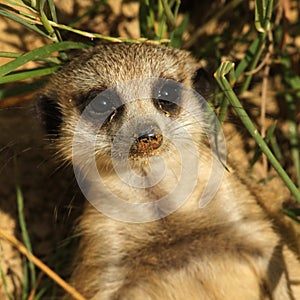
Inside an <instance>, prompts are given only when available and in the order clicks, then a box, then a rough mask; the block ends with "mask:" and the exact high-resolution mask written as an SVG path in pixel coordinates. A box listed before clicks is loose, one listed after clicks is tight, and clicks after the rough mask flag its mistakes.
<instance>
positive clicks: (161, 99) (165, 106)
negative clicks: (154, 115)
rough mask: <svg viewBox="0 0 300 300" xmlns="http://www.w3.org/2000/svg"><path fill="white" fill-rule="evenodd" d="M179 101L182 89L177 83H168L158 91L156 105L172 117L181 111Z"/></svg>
mask: <svg viewBox="0 0 300 300" xmlns="http://www.w3.org/2000/svg"><path fill="white" fill-rule="evenodd" d="M179 100H180V88H179V87H178V86H177V85H176V83H175V82H166V83H165V84H164V85H163V86H161V87H160V88H159V89H158V93H157V95H156V97H155V99H154V104H155V106H156V107H157V108H158V109H160V110H162V111H163V112H164V113H165V114H166V115H170V114H175V113H177V112H178V111H179Z"/></svg>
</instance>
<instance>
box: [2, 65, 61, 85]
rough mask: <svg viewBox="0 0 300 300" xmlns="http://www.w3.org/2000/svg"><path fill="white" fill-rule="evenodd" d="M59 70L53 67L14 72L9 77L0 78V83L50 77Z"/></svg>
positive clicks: (57, 67)
mask: <svg viewBox="0 0 300 300" xmlns="http://www.w3.org/2000/svg"><path fill="white" fill-rule="evenodd" d="M59 68H60V67H59V66H55V67H49V68H38V69H30V70H25V71H20V72H16V73H13V74H10V75H6V76H4V77H0V83H1V84H2V83H9V82H15V81H20V80H25V79H29V78H34V77H40V76H46V75H50V74H52V73H54V72H55V71H57V70H58V69H59Z"/></svg>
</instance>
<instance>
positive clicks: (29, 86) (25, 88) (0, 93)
mask: <svg viewBox="0 0 300 300" xmlns="http://www.w3.org/2000/svg"><path fill="white" fill-rule="evenodd" d="M46 82H47V80H46V79H45V78H42V79H39V80H35V81H34V82H30V83H20V84H18V85H15V86H13V87H8V88H3V89H0V101H1V100H3V99H5V98H9V97H15V96H18V95H22V94H25V93H30V92H34V91H36V90H37V89H38V88H40V87H41V86H43V84H44V83H46Z"/></svg>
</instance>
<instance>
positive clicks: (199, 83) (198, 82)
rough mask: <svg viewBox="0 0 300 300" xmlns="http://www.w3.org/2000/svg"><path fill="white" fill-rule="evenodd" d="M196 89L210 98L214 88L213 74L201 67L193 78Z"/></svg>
mask: <svg viewBox="0 0 300 300" xmlns="http://www.w3.org/2000/svg"><path fill="white" fill-rule="evenodd" d="M192 80H193V85H194V89H195V90H196V91H197V92H198V93H199V94H200V95H201V96H203V97H204V98H205V99H207V98H209V97H210V96H211V95H212V93H213V90H214V85H215V83H214V78H213V75H212V74H210V73H209V72H208V71H206V70H205V69H204V68H202V67H200V68H199V69H198V70H197V71H196V72H195V74H194V76H193V78H192Z"/></svg>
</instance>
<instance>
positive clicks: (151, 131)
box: [130, 123, 163, 156]
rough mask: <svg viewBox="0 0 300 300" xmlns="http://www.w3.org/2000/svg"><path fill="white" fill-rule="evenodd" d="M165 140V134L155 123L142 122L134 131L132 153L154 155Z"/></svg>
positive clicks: (135, 154)
mask: <svg viewBox="0 0 300 300" xmlns="http://www.w3.org/2000/svg"><path fill="white" fill-rule="evenodd" d="M162 142H163V135H162V132H161V129H160V128H159V126H158V125H157V124H155V123H144V124H140V125H138V126H137V128H136V132H135V133H134V142H133V144H132V146H131V149H130V153H131V154H132V155H134V156H152V155H155V150H157V149H158V148H159V147H160V146H161V144H162Z"/></svg>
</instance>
